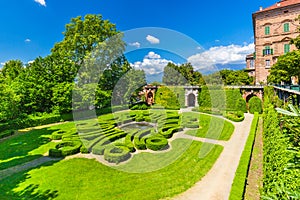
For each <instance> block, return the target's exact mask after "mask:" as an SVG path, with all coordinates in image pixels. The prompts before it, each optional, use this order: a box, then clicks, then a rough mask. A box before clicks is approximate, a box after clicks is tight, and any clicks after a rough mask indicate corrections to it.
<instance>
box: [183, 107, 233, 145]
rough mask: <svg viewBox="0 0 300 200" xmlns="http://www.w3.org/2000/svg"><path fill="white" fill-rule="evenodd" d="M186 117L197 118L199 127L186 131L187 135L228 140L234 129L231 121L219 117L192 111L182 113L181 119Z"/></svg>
mask: <svg viewBox="0 0 300 200" xmlns="http://www.w3.org/2000/svg"><path fill="white" fill-rule="evenodd" d="M186 117H194V118H196V119H199V126H200V127H199V128H198V129H194V130H189V131H187V132H186V134H189V135H193V136H197V137H203V138H210V139H216V140H229V139H230V137H231V135H232V133H233V131H234V125H233V124H232V123H230V122H228V121H226V120H224V119H221V118H219V117H214V116H210V115H206V114H200V113H192V112H188V113H183V119H184V118H186ZM183 121H184V120H183Z"/></svg>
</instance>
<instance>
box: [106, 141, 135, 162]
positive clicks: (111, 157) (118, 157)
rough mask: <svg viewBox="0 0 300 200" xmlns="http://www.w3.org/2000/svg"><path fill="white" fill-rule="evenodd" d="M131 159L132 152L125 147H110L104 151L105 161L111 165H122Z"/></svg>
mask: <svg viewBox="0 0 300 200" xmlns="http://www.w3.org/2000/svg"><path fill="white" fill-rule="evenodd" d="M130 157H131V154H130V151H129V149H128V148H127V147H125V146H114V145H112V146H108V147H107V148H106V149H105V150H104V159H105V160H106V161H108V162H110V163H116V164H118V163H120V162H123V161H125V160H128V159H129V158H130Z"/></svg>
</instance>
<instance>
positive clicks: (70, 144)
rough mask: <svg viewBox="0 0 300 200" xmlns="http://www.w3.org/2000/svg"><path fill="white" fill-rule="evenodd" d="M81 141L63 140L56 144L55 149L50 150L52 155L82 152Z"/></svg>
mask: <svg viewBox="0 0 300 200" xmlns="http://www.w3.org/2000/svg"><path fill="white" fill-rule="evenodd" d="M81 145H82V144H81V142H80V141H63V142H60V143H58V144H56V145H55V148H54V149H50V150H49V156H51V157H65V156H69V155H73V154H76V153H79V152H80V147H81Z"/></svg>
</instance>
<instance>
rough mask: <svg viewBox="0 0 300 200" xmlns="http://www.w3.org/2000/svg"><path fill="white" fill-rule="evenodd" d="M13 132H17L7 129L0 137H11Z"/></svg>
mask: <svg viewBox="0 0 300 200" xmlns="http://www.w3.org/2000/svg"><path fill="white" fill-rule="evenodd" d="M13 134H15V130H5V131H3V132H1V133H0V139H2V138H6V137H9V136H11V135H13Z"/></svg>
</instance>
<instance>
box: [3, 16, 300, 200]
mask: <svg viewBox="0 0 300 200" xmlns="http://www.w3.org/2000/svg"><path fill="white" fill-rule="evenodd" d="M91 27H92V28H91ZM119 33H120V31H119V30H117V28H116V25H115V24H112V23H111V22H109V21H108V20H104V19H103V18H102V16H101V15H91V14H89V15H86V16H85V17H84V18H83V17H81V16H79V17H77V18H73V19H72V20H71V21H70V23H69V24H67V25H66V31H65V32H64V33H63V34H64V38H63V40H62V41H60V42H58V43H56V44H54V46H53V49H51V53H50V54H49V55H48V56H46V57H44V58H42V57H38V58H36V59H35V60H34V61H33V62H32V63H29V64H27V65H26V66H25V65H24V64H23V63H22V62H21V61H19V60H11V61H8V62H7V63H6V64H5V65H4V66H3V68H2V69H1V70H0V86H1V90H0V199H9V200H14V199H16V200H17V199H39V200H45V199H67V200H69V199H151V200H152V199H170V198H173V197H176V196H177V195H178V194H181V193H183V192H185V191H187V190H188V189H189V188H192V187H193V186H194V185H195V183H197V182H199V181H200V180H202V178H203V177H205V175H207V174H209V172H210V170H211V169H212V168H213V167H214V166H215V164H216V163H218V160H219V159H218V158H222V155H223V153H224V152H225V150H226V147H227V148H228V146H226V145H227V144H231V143H230V142H231V141H232V139H235V140H233V141H237V144H238V145H240V146H239V147H240V148H239V149H240V150H241V158H240V157H239V155H238V154H237V153H236V152H235V151H234V152H233V151H232V152H229V153H230V155H233V156H235V157H234V158H235V159H237V160H238V161H239V163H237V164H238V166H237V170H236V171H234V172H233V174H234V173H235V177H234V179H233V184H232V187H231V192H230V195H229V194H228V195H229V198H230V199H243V198H244V195H245V188H246V187H247V184H248V182H247V181H248V180H249V179H251V177H250V178H249V177H248V172H249V163H250V160H251V157H252V158H254V157H255V155H254V156H253V154H252V152H253V149H254V150H255V148H256V145H254V144H257V143H259V142H261V143H262V142H263V147H262V145H261V146H260V147H261V149H262V148H263V149H262V151H263V153H262V154H263V155H261V163H260V164H261V165H263V167H262V166H261V168H262V169H261V170H260V172H259V173H260V176H259V177H258V178H257V179H259V180H261V182H262V183H263V184H261V188H259V189H258V188H257V187H256V186H255V187H256V188H255V190H256V193H257V196H258V197H262V198H265V199H299V196H300V195H299V192H298V191H299V185H300V183H299V180H300V179H299V174H300V173H299V138H300V137H299V125H298V124H299V119H298V118H299V116H300V114H299V111H298V110H297V108H294V107H292V106H287V105H284V103H283V102H282V101H281V100H280V99H279V98H278V97H277V96H276V94H275V93H274V89H273V88H272V87H265V88H264V100H263V101H262V100H261V99H260V98H258V97H256V96H254V97H252V98H251V99H250V100H249V101H247V102H246V100H244V98H242V95H241V91H240V90H239V89H230V88H226V87H224V84H225V85H248V84H251V83H252V82H253V78H252V77H249V76H248V73H247V72H245V71H242V70H241V71H233V70H221V71H219V72H216V73H213V74H209V75H202V74H201V73H200V72H198V71H196V70H194V68H193V66H192V65H191V64H190V63H184V64H174V63H168V64H167V65H166V66H165V68H164V75H163V77H162V81H161V82H153V83H151V86H155V87H156V88H157V90H156V91H155V93H153V94H151V95H150V96H149V97H151V98H152V99H151V103H150V105H148V104H147V103H146V102H147V101H146V100H147V99H145V98H146V97H147V96H143V95H140V93H141V91H143V87H144V86H145V85H147V84H148V83H147V82H146V74H145V72H144V71H143V70H139V69H135V68H133V67H132V65H130V63H129V61H128V60H127V59H126V56H125V55H124V52H123V51H124V49H125V43H124V42H123V41H122V39H120V38H119V39H120V40H119V41H118V42H119V43H118V45H116V48H120V52H118V53H120V55H119V57H117V58H116V59H115V60H114V61H113V62H109V63H110V64H109V65H105V69H103V74H102V75H101V76H100V79H99V77H98V74H95V73H94V71H93V70H87V73H78V71H79V70H80V68H81V67H82V64H83V63H88V62H87V61H95V62H96V61H101V60H102V59H91V58H93V55H94V54H93V49H94V48H95V47H97V46H98V44H103V43H104V42H107V41H108V39H109V38H110V37H111V36H117V35H118V34H119ZM74 35H76V36H78V37H74ZM104 46H105V45H104ZM298 46H300V45H298ZM81 47H85V48H81ZM104 50H105V49H104ZM112 50H114V49H112ZM110 53H111V54H113V55H112V57H114V58H115V55H114V53H112V52H110ZM299 55H300V54H299ZM289 56H290V54H289V53H288V54H286V57H287V58H286V59H288V58H289ZM86 58H89V59H86ZM284 58H285V57H283V59H281V58H279V61H278V63H279V64H277V65H275V66H274V67H273V68H272V69H271V76H270V81H271V82H272V80H273V81H275V80H276V81H277V80H281V79H280V77H281V76H283V75H282V71H284V69H286V68H287V69H289V68H288V67H286V66H285V63H289V62H283V61H285V59H284ZM92 64H95V63H92ZM281 66H284V68H282V67H281ZM84 67H87V66H84ZM296 67H298V65H297V66H296ZM87 68H88V67H87ZM295 69H296V68H294V66H293V67H292V68H291V69H290V72H295V71H297V70H295ZM297 69H298V68H297ZM272 70H275V71H273V72H272ZM290 72H284V73H283V74H284V75H285V76H284V79H282V80H281V81H286V80H288V78H290V76H291V75H293V76H294V75H297V74H290ZM92 78H95V79H96V80H98V81H97V82H93V80H92ZM121 79H124V80H123V82H122V84H121V87H120V85H118V81H119V80H121ZM82 83H84V84H82ZM274 83H275V82H274ZM186 86H187V87H189V88H197V91H195V94H197V95H198V96H196V95H194V93H192V94H189V96H190V97H191V99H190V100H188V101H189V102H188V103H187V102H186V99H185V96H188V95H187V94H186V93H185V87H186ZM74 94H75V95H74ZM91 94H93V95H91ZM120 94H123V96H122V95H120ZM91 96H92V97H93V98H91ZM74 97H75V99H79V101H75V102H74ZM112 102H113V105H112ZM196 102H197V104H196ZM191 105H193V108H191V107H189V106H191ZM275 108H277V111H278V108H281V109H283V108H284V109H286V111H284V112H282V113H278V112H277V111H276V110H275ZM90 112H93V113H94V114H95V115H94V117H87V116H89V115H86V113H90ZM292 112H294V115H292V116H289V115H288V113H292ZM249 113H250V114H249ZM295 113H296V114H295ZM252 114H254V115H252ZM76 115H78V116H80V115H82V116H83V117H82V118H80V119H78V118H76V117H74V116H76ZM252 117H253V120H252ZM245 121H246V122H247V123H244V122H245ZM251 121H252V122H251ZM262 121H263V123H262ZM251 123H252V125H251ZM241 124H242V125H243V126H242V128H243V129H242V128H241V126H239V125H241ZM258 124H259V125H260V128H259V130H260V132H261V138H262V139H261V141H259V140H256V139H255V138H256V133H257V126H258ZM250 126H251V127H250ZM237 127H239V128H240V129H239V131H238V133H236V132H237V131H236V130H237ZM247 128H249V130H250V131H248V129H247ZM248 133H249V137H248V135H247V134H248ZM240 138H244V139H245V140H238V139H240ZM240 141H245V145H244V144H243V143H240ZM227 153H228V152H227ZM223 161H224V160H223ZM251 162H252V161H251ZM222 164H223V163H222ZM227 164H228V163H227ZM229 165H231V163H229ZM229 168H230V169H232V167H231V166H229ZM229 168H228V169H229ZM233 170H235V169H233ZM250 170H251V169H250ZM226 173H227V172H226ZM248 178H249V179H248ZM252 179H253V177H252ZM291 180H294V181H291ZM214 181H215V180H214ZM222 181H224V180H222ZM217 183H218V182H217ZM228 184H229V186H231V183H228ZM217 189H218V188H217ZM227 193H228V191H227Z"/></svg>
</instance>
